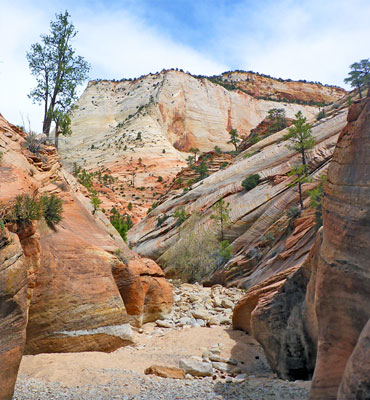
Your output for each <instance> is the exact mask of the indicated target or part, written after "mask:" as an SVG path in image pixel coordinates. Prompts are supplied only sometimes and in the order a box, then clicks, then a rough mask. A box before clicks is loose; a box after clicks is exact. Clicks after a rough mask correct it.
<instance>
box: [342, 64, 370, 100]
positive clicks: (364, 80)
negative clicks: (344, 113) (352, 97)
mask: <svg viewBox="0 0 370 400" xmlns="http://www.w3.org/2000/svg"><path fill="white" fill-rule="evenodd" d="M350 68H351V71H350V72H349V73H348V75H349V77H348V78H346V79H344V82H345V83H349V84H350V85H351V87H354V88H357V90H358V94H359V96H360V99H361V98H362V94H361V90H362V88H363V87H364V86H365V85H366V86H367V87H368V89H369V90H370V61H369V59H363V60H361V61H359V62H355V63H353V64H351V65H350Z"/></svg>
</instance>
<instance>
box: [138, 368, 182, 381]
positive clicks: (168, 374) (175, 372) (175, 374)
mask: <svg viewBox="0 0 370 400" xmlns="http://www.w3.org/2000/svg"><path fill="white" fill-rule="evenodd" d="M144 373H145V374H146V375H157V376H160V377H161V378H172V379H184V378H185V372H184V370H183V369H180V368H176V367H165V366H163V365H152V366H150V367H149V368H147V369H146V370H145V371H144Z"/></svg>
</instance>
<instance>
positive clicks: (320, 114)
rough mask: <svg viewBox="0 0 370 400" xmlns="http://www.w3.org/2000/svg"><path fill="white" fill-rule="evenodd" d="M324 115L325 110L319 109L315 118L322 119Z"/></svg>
mask: <svg viewBox="0 0 370 400" xmlns="http://www.w3.org/2000/svg"><path fill="white" fill-rule="evenodd" d="M325 117H326V112H325V110H321V111H320V112H319V113H318V114H317V117H316V119H317V121H320V119H323V118H325Z"/></svg>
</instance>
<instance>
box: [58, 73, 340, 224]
mask: <svg viewBox="0 0 370 400" xmlns="http://www.w3.org/2000/svg"><path fill="white" fill-rule="evenodd" d="M216 78H217V79H216ZM216 78H215V77H210V78H207V77H194V76H192V75H190V74H188V73H184V72H181V71H176V70H163V71H162V72H160V73H156V74H149V75H146V76H143V77H140V78H137V79H134V80H122V81H104V80H100V81H99V80H95V81H90V82H89V84H88V86H87V88H86V90H85V91H84V93H83V94H82V96H81V97H80V99H79V100H78V102H77V104H76V108H75V110H74V111H73V113H72V115H71V119H72V132H73V134H72V136H71V137H66V138H62V137H61V138H60V153H61V156H62V160H63V165H64V166H65V167H66V168H67V169H68V170H69V171H70V172H71V171H72V168H73V163H77V164H78V165H79V166H81V167H82V168H84V169H86V170H87V171H88V172H91V171H92V172H95V173H97V172H98V171H101V173H102V174H106V173H108V174H109V175H110V176H112V177H114V179H115V182H112V183H111V184H107V183H106V184H103V185H102V184H99V183H98V182H96V189H97V190H98V191H99V192H100V193H101V200H102V206H101V207H102V208H104V209H105V210H106V211H107V213H108V215H109V210H111V209H112V207H115V208H116V209H118V210H120V211H121V212H125V213H127V214H129V215H131V216H132V217H133V218H134V220H135V222H137V221H138V220H139V219H142V218H143V217H144V216H145V215H146V212H147V210H148V209H149V208H150V207H151V206H152V204H153V203H154V202H155V201H157V200H158V199H159V198H160V197H161V196H162V195H163V194H165V193H166V192H167V191H168V188H169V186H170V185H171V183H172V181H173V179H174V178H175V177H176V174H177V173H178V172H180V171H181V169H182V168H183V167H186V166H187V164H186V162H185V160H186V158H187V157H188V156H189V150H190V149H191V148H198V149H199V152H200V153H204V152H208V151H213V150H214V148H215V146H218V147H219V148H220V149H221V150H223V151H230V150H232V149H233V145H232V144H230V143H228V142H229V140H230V137H229V134H228V132H229V131H230V129H237V131H238V133H239V136H240V137H242V138H243V137H247V136H248V135H249V133H250V130H251V129H252V128H254V127H256V126H257V125H258V124H259V123H260V122H261V121H262V120H264V119H265V118H266V116H267V115H268V111H269V110H270V109H272V108H282V109H284V110H285V113H286V117H287V118H293V117H294V115H295V114H296V113H297V111H299V110H301V111H302V112H303V114H304V115H305V116H306V117H307V118H309V119H312V118H314V117H315V116H316V115H317V113H318V112H319V109H320V107H322V106H323V105H325V104H328V103H332V102H334V101H336V100H338V99H340V98H341V97H343V96H344V94H345V91H344V90H343V89H341V88H337V87H332V86H323V85H320V84H315V83H305V82H294V81H287V82H285V81H279V80H277V79H272V78H268V77H265V76H263V75H258V74H253V73H237V72H235V73H230V74H223V75H221V76H219V77H216ZM230 83H233V85H234V86H232V88H233V89H230ZM228 85H229V86H228ZM228 88H229V89H230V90H228ZM257 88H259V89H258V90H257ZM261 96H262V97H261ZM129 203H131V204H132V210H130V209H128V205H129ZM130 208H131V206H130Z"/></svg>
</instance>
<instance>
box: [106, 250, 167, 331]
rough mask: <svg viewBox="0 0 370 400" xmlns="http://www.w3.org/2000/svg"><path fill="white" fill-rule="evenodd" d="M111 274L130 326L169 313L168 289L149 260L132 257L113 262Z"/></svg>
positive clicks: (159, 270) (156, 266)
mask: <svg viewBox="0 0 370 400" xmlns="http://www.w3.org/2000/svg"><path fill="white" fill-rule="evenodd" d="M112 272H113V277H114V279H115V282H116V284H117V286H118V290H119V292H120V294H121V296H122V299H123V301H124V303H125V306H126V310H127V313H128V314H129V316H130V320H131V322H132V323H133V324H134V325H137V326H141V325H142V324H143V323H146V322H152V321H156V320H157V319H165V318H167V317H168V316H169V315H170V314H171V311H172V306H173V292H172V285H171V284H170V283H169V282H168V281H167V280H166V279H165V277H164V274H163V271H162V269H161V268H160V267H159V266H158V265H157V264H156V263H155V262H154V261H152V260H150V259H147V258H139V257H137V256H136V257H134V258H132V259H128V260H127V261H126V264H125V263H124V262H114V263H113V264H112Z"/></svg>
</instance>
